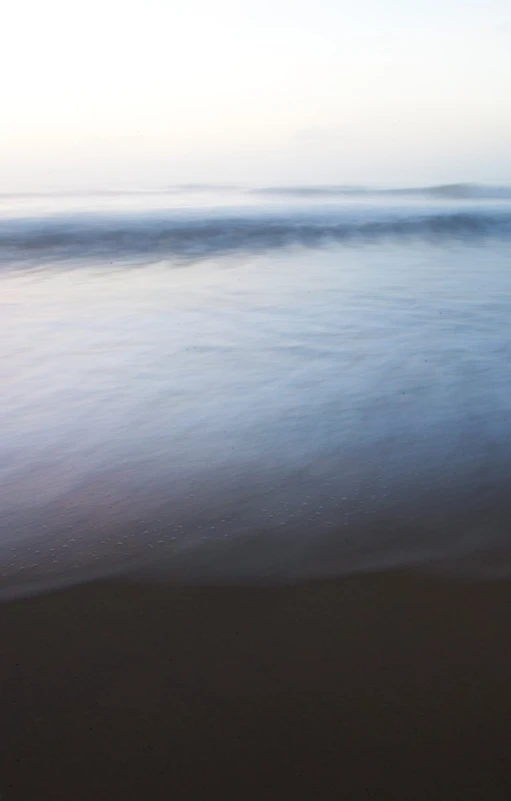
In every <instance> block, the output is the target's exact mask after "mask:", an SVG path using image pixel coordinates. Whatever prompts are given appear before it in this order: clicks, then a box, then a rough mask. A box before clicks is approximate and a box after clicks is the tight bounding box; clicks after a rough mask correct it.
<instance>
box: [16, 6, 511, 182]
mask: <svg viewBox="0 0 511 801" xmlns="http://www.w3.org/2000/svg"><path fill="white" fill-rule="evenodd" d="M0 114H1V119H0V189H3V190H8V191H12V190H14V191H16V190H19V191H27V190H31V189H35V190H40V189H46V188H66V189H87V188H115V187H123V188H128V187H137V188H145V187H164V186H167V185H169V184H175V183H187V182H202V183H235V184H249V185H267V184H279V185H280V184H328V183H331V184H377V185H393V186H403V185H419V184H424V183H428V184H431V183H446V182H458V181H477V182H487V183H496V184H502V183H506V182H507V183H509V184H511V1H510V0H349V2H348V1H347V0H238V1H237V2H236V1H235V0H87V2H73V0H4V3H3V4H2V10H1V11H0Z"/></svg>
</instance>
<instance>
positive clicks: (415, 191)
mask: <svg viewBox="0 0 511 801" xmlns="http://www.w3.org/2000/svg"><path fill="white" fill-rule="evenodd" d="M252 192H253V193H254V194H260V195H282V196H290V197H332V196H333V197H337V196H338V197H343V196H345V197H357V196H371V195H384V196H389V195H390V196H392V195H394V196H395V195H403V196H414V195H418V196H420V197H434V198H445V199H452V200H464V199H466V200H499V199H502V200H509V199H511V186H485V185H483V184H468V183H460V184H440V185H438V186H422V187H408V188H406V187H405V188H397V189H381V188H377V187H373V188H372V187H363V186H268V187H263V188H261V189H253V190H252Z"/></svg>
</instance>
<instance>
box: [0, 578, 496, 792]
mask: <svg viewBox="0 0 511 801" xmlns="http://www.w3.org/2000/svg"><path fill="white" fill-rule="evenodd" d="M510 635H511V585H510V584H509V583H507V582H500V583H492V584H490V583H488V584H484V583H468V582H453V581H450V582H448V581H444V580H438V579H430V578H425V577H420V576H418V575H413V574H408V575H407V576H404V575H401V576H400V575H391V574H388V575H371V576H369V575H367V576H358V577H353V578H348V579H342V580H338V581H329V582H317V583H311V584H302V585H299V586H293V587H280V588H247V587H245V588H232V587H231V588H216V589H215V588H210V589H205V588H176V587H172V586H170V585H163V584H159V585H157V584H150V583H129V582H127V581H115V582H100V583H96V584H91V585H88V586H82V587H76V588H73V589H69V590H63V591H59V592H55V593H53V594H48V595H45V596H43V597H39V598H37V597H32V598H28V599H25V600H20V601H16V602H12V603H8V604H4V605H3V606H1V607H0V643H1V651H2V652H1V657H0V665H1V667H0V676H1V718H0V740H1V748H2V758H3V763H2V767H1V785H0V797H1V798H2V801H11V800H13V799H27V800H30V801H44V799H51V801H60V800H61V799H62V801H78V800H81V799H83V800H84V801H99V799H123V801H127V799H137V801H138V800H139V799H140V800H141V799H167V798H169V799H178V800H179V801H181V799H209V798H218V799H222V800H223V799H240V801H242V800H244V799H302V798H303V799H327V798H328V799H330V798H331V799H350V800H351V799H364V798H374V799H387V798H388V799H393V800H396V799H410V801H413V799H428V801H437V799H449V800H450V801H454V799H467V798H470V799H484V801H490V800H491V799H509V798H511V767H510V766H509V764H508V763H509V762H510V761H511V760H510V757H511V736H510V735H511V725H510V724H511V637H510Z"/></svg>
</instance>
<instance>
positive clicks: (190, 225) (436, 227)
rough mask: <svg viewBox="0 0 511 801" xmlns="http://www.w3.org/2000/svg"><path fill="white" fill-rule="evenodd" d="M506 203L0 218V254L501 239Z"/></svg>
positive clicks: (139, 253)
mask: <svg viewBox="0 0 511 801" xmlns="http://www.w3.org/2000/svg"><path fill="white" fill-rule="evenodd" d="M510 234H511V212H510V211H509V209H496V208H492V209H489V210H484V209H475V210H459V209H456V210H452V209H451V210H449V209H440V210H439V209H438V208H435V209H430V210H426V211H424V210H420V209H418V210H413V209H412V210H411V209H410V208H409V207H408V208H407V209H403V210H402V211H396V210H393V211H392V212H389V211H388V210H376V211H374V210H373V211H372V212H371V211H368V210H362V211H359V212H353V211H352V210H351V211H350V212H348V213H343V212H342V211H340V210H337V211H335V212H331V213H329V214H328V213H318V214H314V213H313V212H308V213H307V214H303V213H302V214H300V213H299V212H295V213H286V214H284V215H283V214H282V213H280V214H275V213H273V214H271V213H261V212H260V211H259V212H258V213H257V214H254V213H253V214H250V213H249V212H247V211H246V210H244V211H240V210H238V212H237V213H236V212H232V211H227V212H221V211H220V210H218V209H216V210H214V211H210V212H209V213H206V212H205V213H202V214H201V215H200V216H197V215H195V216H194V215H193V214H187V213H184V212H182V211H181V212H177V211H176V210H174V211H173V212H169V213H165V214H162V213H155V212H151V213H138V214H136V215H135V214H132V215H119V214H116V215H112V214H83V215H73V216H71V215H62V214H61V215H58V216H46V217H37V218H24V219H19V218H17V219H8V220H5V219H4V220H2V221H0V260H1V262H2V263H3V264H4V265H5V264H9V263H12V262H14V263H18V262H20V261H32V260H33V259H37V260H46V259H51V260H55V259H77V258H84V259H89V258H92V259H97V258H103V259H109V260H111V261H114V260H116V259H129V258H137V257H146V256H154V257H157V258H165V257H169V258H170V257H174V258H182V259H201V258H206V257H209V256H213V255H216V254H229V253H231V252H235V251H239V252H242V253H250V252H258V251H267V250H272V249H275V248H283V247H287V246H304V247H321V246H324V245H328V244H330V243H336V242H337V243H342V242H347V243H349V242H355V243H365V242H366V243H371V242H374V241H378V240H381V239H389V240H395V241H401V240H407V241H408V240H409V239H410V238H423V239H427V240H430V241H435V240H442V241H445V240H456V239H463V240H464V239H466V238H485V237H491V238H507V237H509V236H510Z"/></svg>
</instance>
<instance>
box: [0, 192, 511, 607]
mask: <svg viewBox="0 0 511 801" xmlns="http://www.w3.org/2000/svg"><path fill="white" fill-rule="evenodd" d="M0 215H1V217H0V287H1V296H0V297H1V300H0V302H1V318H0V335H1V343H2V344H1V348H2V359H1V362H0V381H1V386H2V395H1V402H0V427H1V430H2V437H1V440H0V478H1V482H0V486H1V490H0V492H1V496H0V499H1V510H2V515H1V529H0V577H1V578H0V581H1V585H0V586H1V591H2V594H3V595H7V596H12V595H13V594H18V593H24V592H26V591H29V592H30V591H32V590H33V589H37V588H38V587H42V586H57V585H59V584H61V583H74V582H80V581H82V580H84V579H87V578H89V577H90V576H92V575H97V574H98V573H101V574H109V573H110V572H118V571H128V572H133V571H135V572H140V571H143V572H146V571H155V572H156V573H159V574H161V573H163V574H167V575H169V576H172V577H174V578H177V579H179V580H181V581H192V582H193V581H201V582H203V581H213V582H217V581H249V582H250V581H255V582H260V581H263V582H280V581H290V580H296V579H303V578H311V577H318V576H320V577H321V576H323V577H324V576H327V575H344V574H346V573H351V572H354V571H355V572H358V571H366V570H373V569H381V568H384V567H403V566H423V567H425V568H428V569H434V570H436V569H440V570H443V569H447V570H455V571H462V572H465V571H469V572H470V573H471V574H474V573H475V574H478V573H481V572H484V573H485V574H488V572H490V573H495V574H499V575H501V574H503V573H504V574H508V573H509V571H510V569H511V553H510V550H511V549H510V548H509V542H510V541H509V533H508V532H509V522H510V521H511V501H510V500H509V498H510V496H509V489H508V476H509V471H510V468H511V420H510V413H509V395H510V390H511V380H510V377H509V363H510V358H511V340H510V339H509V337H508V336H507V333H506V332H507V330H508V327H509V314H510V311H511V189H509V190H508V189H506V188H491V187H479V186H470V185H459V186H447V187H433V188H426V189H423V190H419V189H414V190H404V189H403V190H371V189H365V190H362V189H357V188H350V187H347V188H344V187H337V188H336V187H323V188H321V187H301V188H300V187H298V188H286V187H282V188H279V187H275V188H268V189H259V190H247V189H244V190H241V189H237V188H232V187H223V188H213V187H208V186H200V187H199V186H192V187H175V188H171V189H169V190H166V191H163V190H162V191H153V192H149V191H145V192H142V191H139V192H126V191H124V192H115V191H111V192H102V193H90V194H89V193H76V194H74V195H67V196H65V195H58V194H53V195H16V196H15V195H3V196H2V197H1V199H0Z"/></svg>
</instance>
